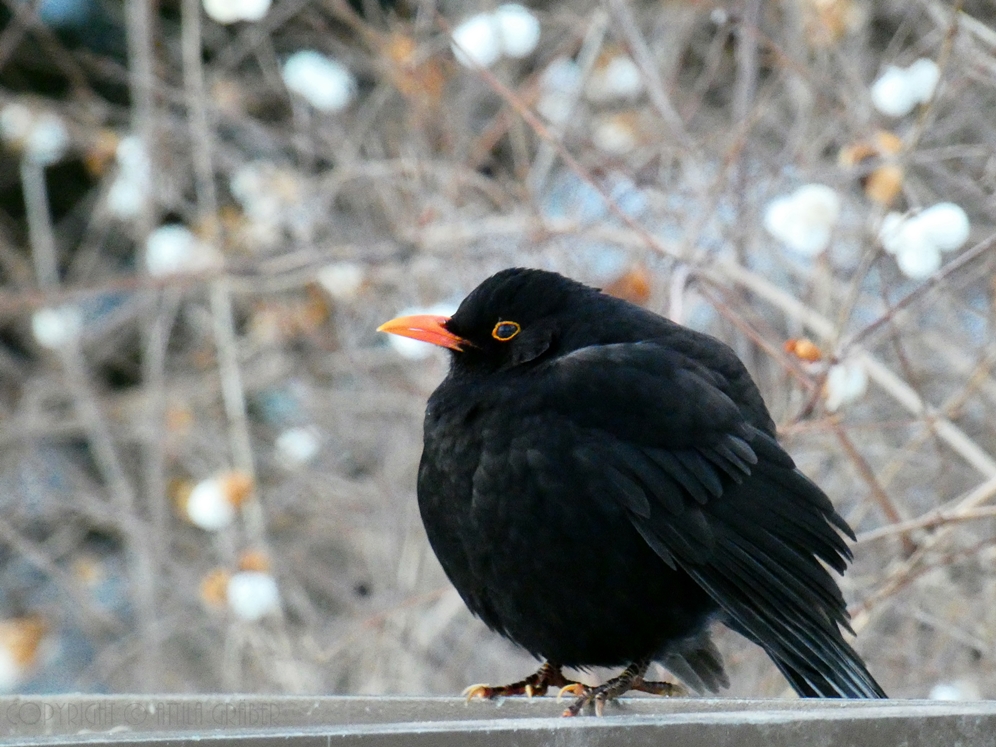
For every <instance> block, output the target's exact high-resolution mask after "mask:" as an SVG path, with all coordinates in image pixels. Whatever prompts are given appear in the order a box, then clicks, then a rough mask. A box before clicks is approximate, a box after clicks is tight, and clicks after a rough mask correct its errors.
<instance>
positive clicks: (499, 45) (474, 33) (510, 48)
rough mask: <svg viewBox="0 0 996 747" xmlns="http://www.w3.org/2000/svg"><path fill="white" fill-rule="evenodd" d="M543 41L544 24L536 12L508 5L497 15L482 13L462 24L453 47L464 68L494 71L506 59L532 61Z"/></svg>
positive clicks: (498, 10) (501, 8) (454, 33)
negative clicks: (541, 26) (534, 13)
mask: <svg viewBox="0 0 996 747" xmlns="http://www.w3.org/2000/svg"><path fill="white" fill-rule="evenodd" d="M539 38H540V24H539V20H538V19H537V18H536V16H535V15H533V12H532V11H531V10H529V9H528V8H526V7H525V6H522V5H519V4H518V3H507V4H505V5H500V6H499V7H498V8H497V9H496V10H495V11H494V12H493V13H478V14H477V15H474V16H471V17H470V18H467V19H466V20H464V21H462V22H461V23H460V24H458V25H457V27H456V28H455V29H453V42H452V44H451V47H452V49H453V56H454V57H456V60H457V62H459V63H460V64H461V65H463V66H464V67H474V66H477V65H479V66H480V67H491V65H493V64H495V63H496V62H498V60H500V59H501V58H502V57H512V58H515V59H522V58H523V57H528V56H529V55H531V54H532V53H533V50H534V49H536V45H537V44H538V43H539Z"/></svg>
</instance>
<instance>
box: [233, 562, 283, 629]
mask: <svg viewBox="0 0 996 747" xmlns="http://www.w3.org/2000/svg"><path fill="white" fill-rule="evenodd" d="M226 591H227V593H226V596H227V598H228V607H229V609H231V610H232V612H234V613H235V614H236V615H237V616H238V617H241V618H242V619H243V620H247V621H249V622H256V621H257V620H260V619H262V618H263V617H265V616H266V615H268V614H271V613H274V612H277V611H278V610H279V609H280V590H279V588H278V587H277V581H276V579H274V578H273V576H271V575H270V574H269V573H266V572H265V571H239V572H238V573H235V574H233V575H232V577H231V578H230V579H229V580H228V588H227V590H226Z"/></svg>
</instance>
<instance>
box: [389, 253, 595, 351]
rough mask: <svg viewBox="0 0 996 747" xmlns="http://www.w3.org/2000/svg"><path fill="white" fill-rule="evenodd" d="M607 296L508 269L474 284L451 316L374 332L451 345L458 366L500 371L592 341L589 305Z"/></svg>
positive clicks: (408, 319)
mask: <svg viewBox="0 0 996 747" xmlns="http://www.w3.org/2000/svg"><path fill="white" fill-rule="evenodd" d="M605 299H606V297H605V296H603V295H602V294H601V293H599V292H598V291H597V290H596V289H594V288H589V287H588V286H586V285H582V284H581V283H578V282H576V281H574V280H570V279H569V278H565V277H563V276H562V275H558V274H556V273H554V272H546V271H544V270H528V269H522V268H512V269H509V270H502V271H501V272H499V273H497V274H495V275H492V276H491V277H489V278H488V279H487V280H485V281H484V282H483V283H481V284H480V285H479V286H477V288H475V289H474V290H473V291H471V293H470V295H468V296H467V297H466V298H465V299H464V300H463V302H462V303H461V304H460V308H458V309H457V311H456V313H455V314H453V316H452V317H445V316H433V315H416V316H404V317H398V318H397V319H392V320H391V321H389V322H386V323H385V324H382V325H381V326H380V327H378V330H379V331H381V332H389V333H391V334H395V335H402V336H403V337H411V338H413V339H416V340H422V341H423V342H430V343H432V344H434V345H440V346H442V347H445V348H449V349H450V350H451V351H453V354H454V365H455V366H458V367H461V368H463V367H470V368H475V369H487V370H502V369H507V368H511V367H513V366H519V365H523V364H526V363H530V362H532V361H535V360H537V359H539V358H541V357H543V356H545V355H549V354H557V353H564V352H569V351H570V350H574V349H577V348H579V347H583V346H584V345H586V344H591V342H594V341H595V340H594V339H592V338H591V336H590V335H589V334H587V332H588V331H589V329H588V328H589V321H590V318H591V316H592V314H593V313H597V310H596V308H592V305H594V306H595V307H598V306H599V305H600V302H604V300H605Z"/></svg>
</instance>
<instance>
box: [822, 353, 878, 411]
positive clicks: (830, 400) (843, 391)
mask: <svg viewBox="0 0 996 747" xmlns="http://www.w3.org/2000/svg"><path fill="white" fill-rule="evenodd" d="M867 391H868V373H867V372H866V371H865V368H864V366H862V365H861V364H860V363H852V362H845V363H837V364H835V365H833V366H831V367H830V370H829V371H828V372H827V382H826V388H825V390H824V395H825V396H826V407H827V410H828V411H829V412H837V410H839V409H840V408H841V407H843V406H844V405H847V404H850V403H851V402H856V401H857V400H859V399H861V398H862V397H863V396H865V392H867Z"/></svg>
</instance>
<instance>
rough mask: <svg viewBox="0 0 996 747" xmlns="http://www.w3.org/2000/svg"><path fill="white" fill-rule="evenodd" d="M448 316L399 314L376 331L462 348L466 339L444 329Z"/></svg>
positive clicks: (453, 348)
mask: <svg viewBox="0 0 996 747" xmlns="http://www.w3.org/2000/svg"><path fill="white" fill-rule="evenodd" d="M449 320H450V318H449V317H448V316H434V315H432V314H415V315H414V316H399V317H398V318H397V319H392V320H391V321H389V322H384V323H383V324H382V325H380V326H379V327H377V331H378V332H387V333H388V334H392V335H400V336H401V337H410V338H412V339H413V340H421V341H422V342H429V343H432V344H433V345H440V346H441V347H444V348H449V349H450V350H462V349H463V348H462V347H461V346H462V345H466V344H467V341H466V340H464V339H463V338H462V337H457V336H456V335H455V334H453V333H452V332H450V331H449V330H448V329H446V327H445V326H443V325H445V324H446V322H448V321H449Z"/></svg>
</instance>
